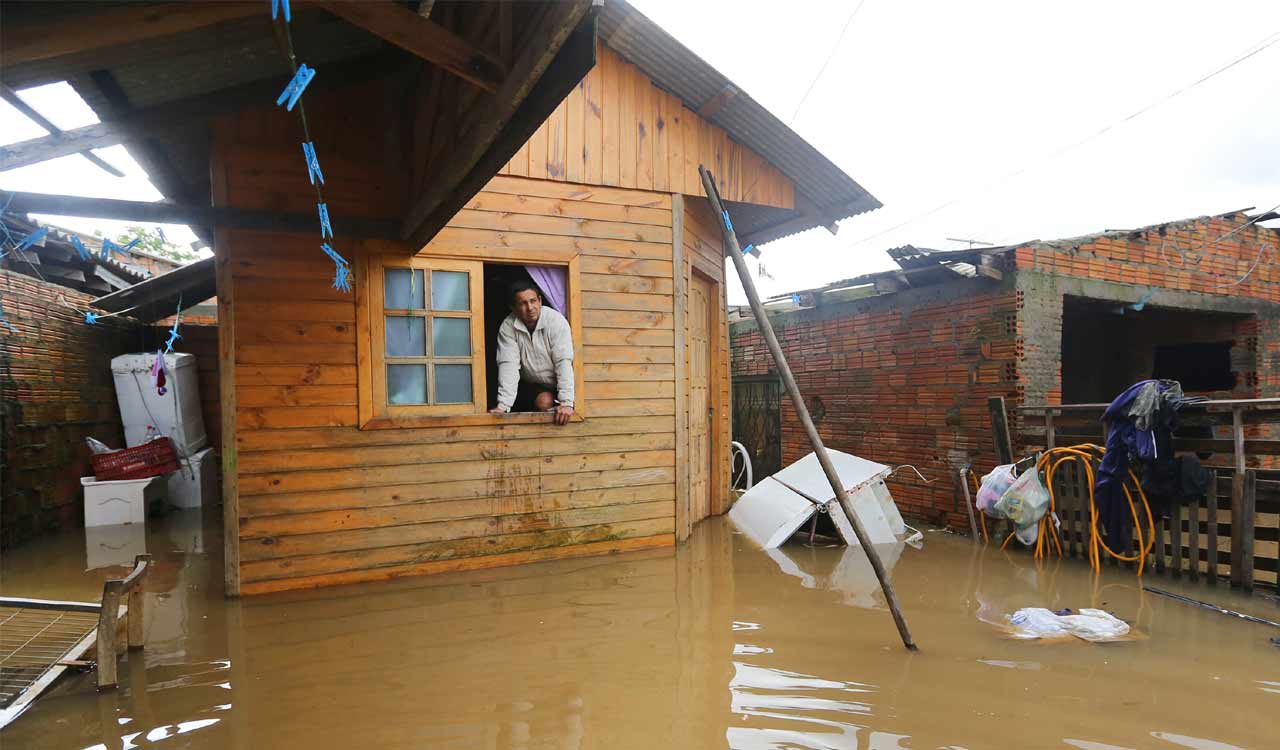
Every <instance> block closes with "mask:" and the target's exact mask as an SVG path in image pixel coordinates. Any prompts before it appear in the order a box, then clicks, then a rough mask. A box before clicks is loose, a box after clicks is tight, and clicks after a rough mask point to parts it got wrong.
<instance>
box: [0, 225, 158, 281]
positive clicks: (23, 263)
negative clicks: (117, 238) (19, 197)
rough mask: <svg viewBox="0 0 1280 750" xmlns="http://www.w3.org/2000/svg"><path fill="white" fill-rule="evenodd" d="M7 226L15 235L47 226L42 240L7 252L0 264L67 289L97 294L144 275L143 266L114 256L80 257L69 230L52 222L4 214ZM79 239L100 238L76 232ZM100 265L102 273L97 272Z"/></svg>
mask: <svg viewBox="0 0 1280 750" xmlns="http://www.w3.org/2000/svg"><path fill="white" fill-rule="evenodd" d="M3 221H4V225H5V227H6V229H8V231H9V232H10V233H11V234H12V235H13V237H15V238H22V237H26V236H27V235H29V234H31V233H32V232H35V231H36V230H37V229H39V228H41V227H44V228H45V229H48V233H47V234H46V235H45V237H44V240H43V241H42V242H40V243H37V244H35V245H33V246H32V247H30V248H29V249H27V250H26V251H25V252H22V253H14V252H10V253H8V254H6V255H5V256H4V257H3V260H2V261H0V265H3V266H4V267H6V268H10V269H12V270H14V271H17V272H19V273H22V274H24V275H27V276H31V277H33V278H38V279H41V280H42V281H45V282H47V283H50V284H56V285H58V286H64V287H67V288H68V289H75V290H77V291H84V292H89V293H91V294H98V293H101V292H103V291H105V290H107V289H111V288H112V287H116V286H121V285H129V284H136V283H137V282H139V281H142V280H143V279H145V278H147V271H146V269H144V268H142V267H140V266H136V265H133V264H130V263H121V262H120V261H118V260H116V259H115V258H114V257H108V258H103V257H102V256H100V255H97V254H93V255H90V257H88V258H82V257H81V256H80V253H79V252H78V251H77V250H76V249H75V246H73V245H72V244H71V237H72V236H73V233H72V232H69V231H67V230H65V229H63V228H61V227H57V226H54V225H51V224H44V223H43V222H39V221H36V220H34V219H30V218H21V217H19V216H15V215H13V214H5V215H4V217H3ZM74 234H75V236H78V237H81V238H82V242H84V244H85V245H88V246H89V247H90V248H96V247H97V246H98V245H99V244H100V243H101V240H100V239H98V238H92V237H88V238H87V240H86V239H84V238H86V237H87V236H86V235H81V234H79V233H74ZM98 269H101V270H102V271H104V272H105V273H99V272H97V271H98Z"/></svg>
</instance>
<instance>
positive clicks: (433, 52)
mask: <svg viewBox="0 0 1280 750" xmlns="http://www.w3.org/2000/svg"><path fill="white" fill-rule="evenodd" d="M320 5H321V6H322V7H323V8H324V9H325V10H327V11H329V12H330V13H332V14H334V15H335V16H338V17H339V18H342V19H343V20H345V21H347V22H349V23H352V24H355V25H356V26H359V27H360V28H362V29H364V30H366V31H368V32H370V33H372V34H374V35H376V36H378V37H381V38H382V39H383V40H385V41H387V42H389V43H391V44H394V45H395V46H397V47H399V48H401V49H403V50H406V51H408V52H410V53H412V54H414V55H416V56H417V57H420V58H422V59H423V60H426V61H427V62H429V63H432V64H434V65H439V66H440V67H441V68H444V69H445V70H447V71H449V72H450V73H452V74H453V75H456V76H458V77H459V78H461V79H463V80H465V81H468V82H470V83H472V84H474V85H476V86H479V87H480V88H482V89H484V90H485V91H496V90H497V89H498V87H499V86H500V85H501V84H502V81H503V79H504V78H505V77H506V66H505V65H504V64H503V62H502V61H501V60H499V59H498V58H497V57H495V56H493V55H491V54H489V53H488V52H487V51H485V50H483V49H480V48H478V47H476V46H475V45H473V44H471V43H470V42H468V41H466V40H465V39H463V38H462V37H460V36H458V35H457V34H454V33H453V32H452V31H449V30H448V29H446V28H444V27H443V26H441V25H440V24H438V23H436V22H435V21H431V20H429V19H427V18H424V17H422V16H420V15H418V14H417V13H415V12H413V11H411V10H409V9H408V8H404V7H402V6H400V5H395V4H393V3H351V2H342V1H341V0H322V1H321V3H320Z"/></svg>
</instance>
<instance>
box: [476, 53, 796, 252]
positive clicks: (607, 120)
mask: <svg viewBox="0 0 1280 750" xmlns="http://www.w3.org/2000/svg"><path fill="white" fill-rule="evenodd" d="M596 60H597V62H596V67H595V68H594V69H593V70H592V71H591V72H590V73H588V74H587V76H586V77H585V78H584V79H583V80H582V82H581V83H579V84H578V85H577V86H576V87H575V88H574V89H573V91H572V92H571V93H570V94H569V96H568V97H567V98H566V99H565V100H564V101H563V102H562V103H561V104H560V106H559V107H557V108H556V110H555V112H553V113H552V114H551V117H549V118H547V121H546V122H545V123H543V124H542V127H540V128H539V129H538V131H537V132H536V133H534V135H533V137H532V138H530V139H529V142H528V143H526V144H525V145H524V147H523V148H521V149H520V151H519V152H517V153H516V155H515V156H514V157H513V158H512V159H511V161H510V162H508V163H507V165H506V166H505V167H504V168H503V169H502V172H501V174H504V175H513V176H522V177H534V178H537V179H545V180H561V181H564V182H577V183H585V184H590V185H609V186H615V187H627V188H637V189H640V190H655V191H658V192H670V193H683V194H685V195H702V179H701V178H700V177H699V176H698V165H699V164H704V165H706V167H707V168H708V169H710V170H711V171H712V173H713V174H714V175H715V176H716V180H717V182H718V183H719V185H718V187H719V189H720V195H721V197H723V198H724V199H725V200H730V201H742V202H745V203H756V204H759V205H764V206H776V207H779V208H795V186H794V184H793V183H792V182H791V180H789V179H787V178H786V177H785V176H784V175H783V174H782V173H781V172H779V171H778V170H777V169H774V168H773V167H772V166H771V165H770V164H769V163H768V162H766V161H765V159H764V158H763V157H762V156H760V155H759V154H757V153H755V152H754V151H752V150H751V149H749V148H747V147H745V146H743V145H741V144H739V143H738V142H736V141H734V140H733V139H732V138H730V137H729V135H728V134H727V133H725V131H724V130H721V129H720V128H719V127H717V126H715V125H712V124H711V123H709V122H707V121H706V120H704V119H703V118H701V117H699V116H698V115H697V113H695V112H693V111H692V110H690V109H688V108H686V107H685V106H684V104H683V103H682V102H681V101H680V99H678V98H676V97H675V96H673V95H672V94H671V93H669V92H667V91H664V90H662V89H660V88H658V87H657V86H654V85H653V82H652V81H651V80H650V79H649V78H648V76H646V75H645V74H644V73H642V72H641V71H640V70H639V69H638V68H636V66H634V65H632V64H631V63H628V62H627V61H626V60H623V59H622V58H621V57H619V56H618V55H617V54H616V53H614V52H613V51H612V50H609V49H608V48H605V47H601V49H600V50H598V52H597V56H596ZM716 246H717V247H719V245H718V244H717V245H716Z"/></svg>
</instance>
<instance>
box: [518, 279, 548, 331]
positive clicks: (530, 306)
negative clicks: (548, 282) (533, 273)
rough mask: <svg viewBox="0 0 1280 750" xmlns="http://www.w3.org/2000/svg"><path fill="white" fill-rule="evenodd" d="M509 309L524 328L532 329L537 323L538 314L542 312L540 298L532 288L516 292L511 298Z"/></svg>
mask: <svg viewBox="0 0 1280 750" xmlns="http://www.w3.org/2000/svg"><path fill="white" fill-rule="evenodd" d="M511 310H512V312H514V313H515V314H516V317H517V318H519V319H520V322H521V323H524V327H525V328H528V329H529V330H533V327H534V326H536V325H537V324H538V316H539V315H541V314H542V298H541V297H539V296H538V293H537V292H535V291H534V290H532V289H526V290H524V291H523V292H518V293H517V294H516V296H515V298H514V299H512V300H511Z"/></svg>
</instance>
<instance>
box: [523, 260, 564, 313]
mask: <svg viewBox="0 0 1280 750" xmlns="http://www.w3.org/2000/svg"><path fill="white" fill-rule="evenodd" d="M524 269H525V270H526V271H528V272H529V275H530V276H532V277H533V283H535V284H537V285H538V288H539V289H541V290H542V294H543V295H544V296H545V297H546V298H547V304H549V305H551V306H552V307H554V308H555V309H556V312H558V313H560V314H561V315H564V316H565V317H566V318H567V317H569V307H568V300H567V299H566V298H565V297H566V290H567V289H568V283H567V280H566V277H565V268H564V266H525V267H524Z"/></svg>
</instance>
